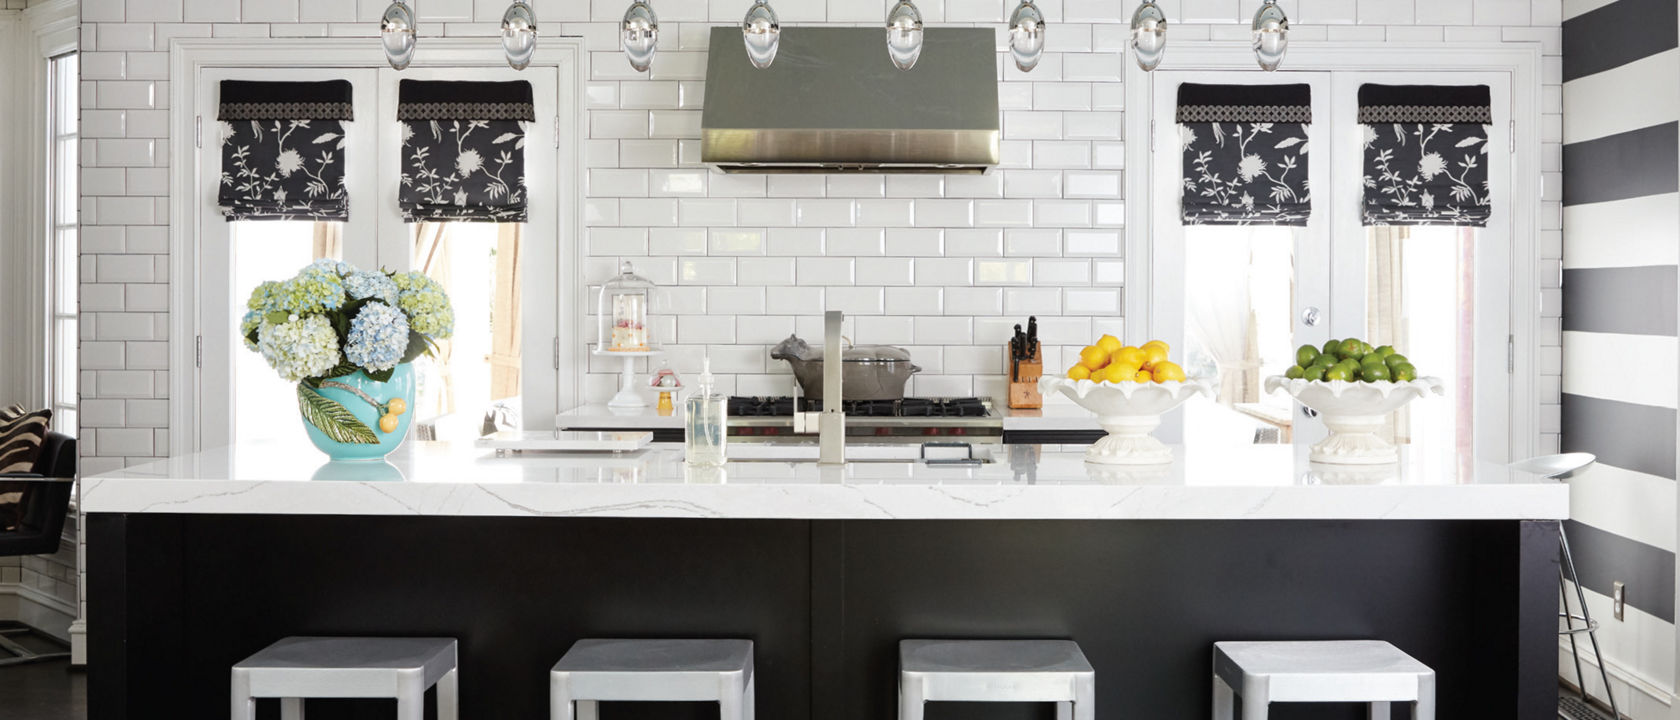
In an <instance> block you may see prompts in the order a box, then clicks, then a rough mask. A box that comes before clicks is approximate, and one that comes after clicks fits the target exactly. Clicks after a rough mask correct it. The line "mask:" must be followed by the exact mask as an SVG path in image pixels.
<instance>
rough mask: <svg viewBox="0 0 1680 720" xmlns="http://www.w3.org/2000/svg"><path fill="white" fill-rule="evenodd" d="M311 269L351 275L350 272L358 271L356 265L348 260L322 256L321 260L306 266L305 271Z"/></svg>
mask: <svg viewBox="0 0 1680 720" xmlns="http://www.w3.org/2000/svg"><path fill="white" fill-rule="evenodd" d="M310 270H324V271H326V272H330V273H332V274H334V275H349V274H350V273H353V272H356V266H354V265H351V264H350V263H347V262H342V261H339V260H334V259H332V258H321V259H320V260H316V261H315V262H312V263H309V267H306V268H304V272H308V271H310Z"/></svg>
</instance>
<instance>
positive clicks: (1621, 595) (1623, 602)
mask: <svg viewBox="0 0 1680 720" xmlns="http://www.w3.org/2000/svg"><path fill="white" fill-rule="evenodd" d="M1610 602H1611V605H1610V611H1611V614H1613V615H1615V616H1616V619H1617V620H1621V619H1622V611H1623V610H1625V609H1626V608H1627V586H1626V585H1623V584H1622V583H1620V582H1618V583H1616V584H1615V585H1614V586H1613V587H1612V589H1611V590H1610Z"/></svg>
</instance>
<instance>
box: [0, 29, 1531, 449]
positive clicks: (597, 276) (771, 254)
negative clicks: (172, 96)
mask: <svg viewBox="0 0 1680 720" xmlns="http://www.w3.org/2000/svg"><path fill="white" fill-rule="evenodd" d="M1258 2H1259V0H1164V2H1163V3H1162V4H1163V7H1164V9H1165V10H1166V11H1167V14H1168V16H1169V17H1171V18H1172V19H1173V20H1174V21H1175V25H1174V28H1173V33H1174V37H1175V41H1176V42H1181V43H1182V42H1191V41H1194V40H1197V39H1232V38H1236V39H1241V38H1242V37H1243V36H1244V33H1245V30H1244V28H1245V23H1246V22H1247V19H1248V17H1249V16H1250V15H1251V14H1252V13H1253V12H1254V9H1255V8H1256V7H1257V5H1258ZM23 4H24V3H23V0H0V7H18V6H21V5H23ZM385 4H386V3H385V2H384V1H383V0H357V1H356V2H349V1H347V0H83V2H82V16H83V21H84V30H83V39H84V40H83V47H82V49H83V51H84V55H83V60H82V62H83V68H84V78H83V83H82V85H83V92H82V94H83V97H84V108H83V114H82V131H83V134H84V137H85V138H86V139H85V140H84V143H83V145H84V157H83V161H84V173H83V178H82V193H83V195H84V201H83V207H84V208H85V210H84V221H85V222H86V228H85V230H84V235H83V254H84V256H85V257H84V263H83V266H84V268H85V273H84V282H85V283H86V285H85V286H84V288H83V294H82V303H83V311H84V313H85V315H84V317H85V321H84V328H83V337H84V340H85V341H86V343H85V345H84V348H83V353H82V355H83V363H84V367H83V369H84V373H83V375H84V380H85V382H84V389H83V394H84V399H83V403H84V410H83V418H84V422H85V425H86V426H85V427H84V428H83V431H82V433H83V438H84V449H85V451H86V453H87V455H88V457H87V459H86V461H85V462H86V464H85V467H86V469H87V470H89V471H94V472H97V471H99V470H102V469H108V468H112V467H117V466H120V465H122V464H124V463H128V462H133V461H136V460H139V459H144V458H148V457H152V456H156V455H161V454H163V453H165V452H166V451H167V446H166V444H165V443H163V442H160V440H161V439H162V438H165V437H166V435H167V401H166V393H167V388H168V383H167V381H166V378H167V375H166V372H167V370H168V357H167V349H168V345H167V328H166V321H165V314H166V313H167V305H168V282H169V278H168V276H167V258H166V254H167V252H168V240H167V234H166V223H167V222H168V218H167V216H166V213H167V202H166V201H165V199H164V198H163V197H162V196H161V194H162V193H163V192H164V190H163V188H165V187H166V186H167V177H168V163H169V156H168V139H167V132H166V123H167V121H168V107H167V104H168V78H167V77H166V63H167V57H168V55H167V53H168V50H169V42H170V40H171V39H172V38H176V37H211V36H216V37H251V38H258V39H260V38H263V37H283V36H296V35H331V36H358V37H365V38H368V39H369V41H370V42H371V41H372V39H371V38H372V37H373V35H374V34H375V21H376V19H377V17H378V14H379V12H380V11H381V10H382V9H383V7H384V5H385ZM1010 4H1011V3H1008V2H1002V1H1000V0H943V1H940V0H922V2H919V3H918V6H919V7H920V8H921V9H922V11H923V14H924V16H925V17H926V18H927V19H928V20H929V21H930V22H939V23H954V24H983V25H990V26H996V27H999V28H1001V24H1002V22H1003V21H1004V19H1005V14H1006V13H1007V12H1008V11H1009V5H1010ZM745 5H746V0H738V1H736V2H730V1H726V0H711V1H708V2H702V1H701V0H667V1H666V2H664V3H663V4H661V5H660V6H659V11H660V16H661V18H662V20H663V22H664V23H665V28H666V37H667V38H668V40H667V41H666V42H665V45H664V46H663V48H662V51H661V53H660V55H659V56H658V58H657V59H656V61H655V63H654V71H653V72H652V73H651V74H649V75H641V74H638V73H635V72H632V71H631V70H630V69H629V67H628V65H627V63H625V61H624V59H623V57H622V56H621V55H620V54H619V53H618V52H617V48H616V39H615V36H614V33H613V26H612V21H614V20H616V19H617V18H618V17H619V16H620V15H621V14H622V12H623V6H624V3H623V2H620V1H619V0H611V1H608V0H592V1H591V2H574V3H563V4H554V5H550V6H547V7H539V12H540V13H542V14H543V19H544V21H545V23H546V27H548V28H551V29H553V30H552V31H557V32H560V33H563V34H567V35H581V36H583V37H585V38H586V39H587V43H588V46H589V50H590V51H591V68H590V76H589V79H588V83H587V87H586V102H587V107H588V122H587V124H586V126H585V127H586V128H587V131H588V133H589V137H588V138H587V139H586V141H585V164H586V165H587V169H586V173H585V182H586V184H587V188H588V191H587V193H588V197H587V198H586V202H585V203H584V213H585V223H586V225H587V232H586V238H585V242H586V247H587V253H588V261H587V262H586V263H585V265H584V268H583V269H581V270H580V272H584V273H585V274H586V275H587V277H586V278H585V280H586V281H588V282H590V283H598V282H600V281H601V280H603V279H605V277H606V275H607V274H608V273H610V272H613V270H614V268H615V267H616V261H617V260H619V259H621V258H622V259H629V260H632V261H634V262H635V263H636V265H637V267H638V269H640V270H641V271H642V272H643V273H644V274H646V275H647V276H649V277H650V278H652V279H654V280H655V281H656V282H660V283H662V284H664V285H666V286H668V287H670V288H671V295H672V306H673V307H676V308H681V310H680V312H679V314H676V315H675V316H674V318H667V319H666V320H665V321H662V322H661V325H660V327H665V328H669V329H670V330H671V332H672V333H674V337H668V338H666V341H667V342H671V341H674V344H675V347H674V348H673V349H674V350H676V351H677V352H675V353H673V361H674V364H675V365H676V366H677V368H678V369H679V370H692V369H696V368H697V363H698V360H697V358H698V357H699V356H700V354H701V353H700V351H701V349H702V347H704V348H706V349H707V350H708V351H709V352H710V353H711V355H712V357H713V359H714V362H716V363H717V367H718V370H719V372H720V373H721V374H722V375H723V376H724V378H725V379H726V387H730V388H734V389H736V390H738V391H763V392H784V391H785V390H786V384H787V380H786V377H785V375H786V371H785V369H784V368H781V367H779V365H780V363H772V362H768V361H766V360H765V359H764V357H765V354H766V353H767V346H768V345H770V344H774V343H775V342H777V341H779V340H781V339H782V338H784V337H786V336H787V335H788V334H789V333H792V332H794V331H795V330H796V329H797V330H798V331H799V332H801V333H803V334H807V335H815V334H817V326H816V322H815V318H816V317H817V315H818V314H819V313H820V311H821V310H822V309H823V308H824V307H839V308H842V309H845V310H847V311H848V312H851V313H854V317H853V318H852V320H851V321H850V323H849V327H848V328H847V333H848V335H850V336H852V337H853V338H854V339H855V340H857V341H858V342H864V343H873V342H880V343H895V344H900V345H905V346H908V347H911V348H912V349H913V352H914V353H915V356H916V360H917V362H918V364H920V365H922V367H923V368H924V369H925V372H924V373H923V374H921V375H920V376H918V377H917V379H916V381H915V385H914V386H913V387H912V388H911V389H912V391H914V392H917V393H924V394H940V393H968V392H997V390H998V389H999V388H998V376H999V373H1000V370H999V368H1000V367H1001V359H1000V357H999V356H998V351H997V349H996V346H997V345H999V344H1000V343H1002V342H1003V341H1004V340H1005V339H1006V338H1007V336H1008V332H1009V328H1010V327H1011V326H1012V325H1013V324H1014V323H1016V322H1020V321H1021V320H1023V319H1024V315H1025V314H1027V313H1037V314H1039V315H1040V316H1041V320H1042V321H1043V322H1042V325H1043V336H1044V337H1045V339H1046V341H1047V343H1048V344H1050V345H1051V348H1050V349H1051V351H1052V353H1053V354H1060V353H1062V352H1064V350H1065V348H1067V347H1071V346H1075V345H1077V344H1082V343H1084V342H1086V341H1088V339H1089V338H1090V337H1091V336H1092V335H1093V334H1095V333H1100V332H1115V333H1118V332H1119V331H1120V329H1121V325H1122V322H1121V320H1120V318H1119V317H1118V315H1117V313H1118V310H1119V296H1120V293H1119V290H1120V283H1121V281H1122V279H1123V274H1124V258H1123V257H1122V254H1123V238H1124V223H1125V202H1124V197H1123V189H1124V180H1125V178H1124V174H1123V172H1124V166H1125V158H1124V147H1125V145H1124V138H1123V137H1122V128H1123V124H1124V110H1125V108H1124V84H1123V83H1124V81H1125V75H1126V73H1127V72H1129V68H1128V67H1127V62H1126V58H1125V57H1124V56H1123V55H1121V54H1120V51H1121V50H1122V49H1123V47H1124V45H1125V42H1126V26H1125V24H1124V23H1125V22H1126V20H1127V18H1128V13H1129V12H1130V10H1131V8H1130V7H1125V6H1122V5H1124V4H1115V3H1113V2H1098V1H1097V0H1060V1H1059V2H1058V1H1047V2H1042V3H1041V7H1042V8H1043V9H1044V11H1045V12H1046V14H1047V15H1048V16H1049V19H1050V21H1051V22H1052V23H1054V24H1053V25H1051V30H1050V32H1051V35H1050V37H1051V41H1050V47H1051V50H1052V52H1051V53H1049V54H1048V55H1046V56H1045V58H1044V60H1043V61H1042V62H1041V64H1040V66H1039V68H1038V69H1037V70H1035V71H1034V72H1033V73H1031V74H1022V73H1020V72H1018V71H1016V70H1015V69H1014V68H1013V67H1012V66H1008V64H1007V63H1004V62H1002V61H1001V60H1000V66H1005V71H1004V78H1005V82H1004V83H1003V85H1002V87H1001V95H1000V99H1001V102H1002V103H1003V107H1004V110H1003V118H1002V120H1003V139H1004V146H1003V148H1004V164H1003V168H1002V169H1001V170H1000V171H998V172H994V173H992V174H990V175H987V176H980V177H970V176H950V177H940V176H921V175H917V176H853V175H847V176H769V177H766V176H752V175H734V176H723V175H714V174H711V173H708V172H705V171H703V169H702V168H700V166H699V165H698V159H699V158H698V155H699V152H698V145H699V144H698V142H697V138H698V137H699V118H700V114H699V112H698V110H699V108H700V107H701V104H700V103H701V99H702V98H703V97H704V92H705V87H704V85H705V82H704V76H705V59H706V55H705V49H706V44H707V42H708V36H707V28H708V26H709V25H710V24H712V23H720V24H721V23H733V22H735V21H736V19H737V16H738V15H739V14H740V13H741V12H742V11H744V8H745ZM504 6H505V3H501V2H496V1H494V0H433V2H431V3H430V5H429V8H430V9H426V8H423V9H422V12H424V13H426V14H427V15H428V16H429V17H431V18H433V19H434V22H433V24H431V25H430V27H431V28H433V31H432V32H436V31H437V30H438V29H439V28H441V30H442V33H443V34H445V35H470V36H476V37H483V38H484V41H485V42H487V43H493V42H494V25H493V23H494V22H495V21H496V20H498V19H499V18H500V14H501V12H502V10H503V8H504ZM1284 7H1285V10H1286V11H1287V12H1288V13H1289V15H1290V18H1291V20H1292V22H1293V28H1294V30H1295V37H1296V39H1297V40H1298V41H1311V40H1358V41H1364V42H1373V43H1380V42H1388V41H1391V42H1414V41H1443V42H1446V43H1453V42H1502V41H1503V42H1529V41H1534V42H1539V43H1540V44H1541V47H1542V51H1543V53H1544V54H1545V55H1546V60H1547V71H1546V77H1545V82H1546V94H1545V96H1544V102H1543V108H1544V111H1545V112H1546V113H1547V116H1546V121H1547V124H1546V128H1545V129H1544V133H1545V137H1546V140H1547V145H1546V148H1545V153H1544V157H1545V167H1544V170H1545V171H1547V172H1548V173H1554V175H1550V176H1548V178H1547V180H1548V183H1547V184H1548V187H1549V188H1550V189H1551V192H1550V193H1549V197H1550V198H1554V200H1550V201H1548V203H1547V206H1546V208H1545V212H1543V216H1545V217H1549V218H1554V220H1551V221H1548V222H1547V224H1546V225H1545V226H1544V227H1543V228H1542V243H1541V244H1542V247H1543V248H1544V253H1545V255H1546V257H1545V258H1544V260H1545V261H1546V267H1555V264H1556V261H1557V259H1558V258H1559V257H1560V256H1561V239H1560V235H1561V233H1560V228H1559V227H1558V224H1557V222H1556V220H1555V218H1556V217H1557V215H1558V213H1557V208H1556V204H1555V198H1556V197H1558V194H1557V192H1556V185H1555V183H1554V182H1553V181H1554V180H1556V175H1555V173H1557V172H1558V171H1559V169H1560V168H1559V163H1560V159H1559V158H1560V152H1559V150H1558V146H1557V141H1559V140H1560V139H1561V134H1562V133H1561V126H1562V120H1561V115H1560V113H1561V94H1560V91H1559V87H1558V84H1559V82H1560V81H1561V78H1560V74H1561V73H1560V71H1559V54H1560V52H1561V32H1560V30H1559V23H1560V22H1561V13H1562V10H1561V2H1560V0H1284ZM776 8H777V11H778V13H780V15H781V17H782V19H783V21H784V22H788V23H800V24H809V23H824V22H832V23H845V24H857V23H874V22H877V21H879V20H880V16H881V15H882V14H883V12H884V9H885V5H884V3H881V2H857V1H856V0H777V2H776ZM445 16H448V17H447V18H446V17H445ZM446 20H448V22H445V21H446ZM539 52H540V51H539ZM1547 287H1548V288H1555V283H1553V284H1552V285H1548V286H1547ZM1554 307H1555V306H1553V305H1551V304H1549V303H1548V304H1545V307H1544V309H1543V310H1542V311H1540V312H1541V314H1542V315H1543V316H1545V317H1543V318H1542V327H1543V328H1549V329H1550V331H1549V332H1543V333H1542V337H1541V342H1542V344H1543V345H1544V346H1545V349H1544V350H1543V351H1542V355H1541V357H1542V359H1555V358H1556V357H1558V351H1557V350H1556V348H1557V346H1558V344H1559V342H1560V337H1559V335H1560V333H1559V332H1557V330H1556V327H1557V322H1556V318H1555V315H1556V311H1555V309H1553V308H1554ZM586 311H587V309H580V312H586ZM1018 316H1023V317H1018ZM1557 365H1558V363H1557V362H1547V363H1543V369H1544V370H1545V371H1546V372H1547V373H1549V375H1548V377H1546V378H1543V379H1542V386H1543V387H1556V384H1557V383H1556V380H1555V375H1556V373H1557V371H1558V369H1559V368H1558V367H1556V366H1557ZM594 370H597V371H598V372H599V374H598V375H596V376H592V377H591V378H590V381H589V382H588V383H586V387H588V388H591V391H592V392H595V393H597V394H601V393H608V392H610V391H609V388H611V387H612V385H613V380H612V378H611V377H610V373H611V372H612V368H607V367H600V368H594ZM604 397H605V395H604V394H603V395H601V397H594V398H592V399H596V400H600V399H604ZM1542 402H1543V403H1544V404H1545V406H1546V407H1543V408H1538V409H1537V411H1539V412H1542V413H1548V414H1550V413H1555V404H1556V402H1557V395H1556V393H1555V392H1549V393H1546V395H1545V396H1544V397H1543V398H1542ZM1549 433H1550V431H1549V430H1548V437H1543V438H1542V446H1554V445H1555V444H1556V442H1555V436H1551V435H1550V434H1549Z"/></svg>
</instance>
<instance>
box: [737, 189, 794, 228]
mask: <svg viewBox="0 0 1680 720" xmlns="http://www.w3.org/2000/svg"><path fill="white" fill-rule="evenodd" d="M772 184H774V183H772ZM737 202H738V205H737V206H736V220H737V221H738V222H739V223H741V224H742V225H762V226H766V227H792V226H793V225H795V224H796V223H795V222H794V215H795V210H794V208H795V203H794V201H793V200H782V199H765V200H757V199H747V200H739V201H737Z"/></svg>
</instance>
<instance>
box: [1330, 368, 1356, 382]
mask: <svg viewBox="0 0 1680 720" xmlns="http://www.w3.org/2000/svg"><path fill="white" fill-rule="evenodd" d="M1324 379H1325V380H1341V381H1344V382H1346V381H1351V380H1353V372H1352V371H1350V370H1348V369H1347V368H1346V367H1343V366H1341V365H1337V366H1336V367H1333V368H1330V369H1329V370H1325V371H1324Z"/></svg>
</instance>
